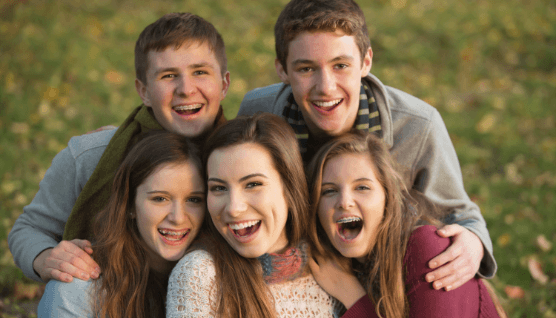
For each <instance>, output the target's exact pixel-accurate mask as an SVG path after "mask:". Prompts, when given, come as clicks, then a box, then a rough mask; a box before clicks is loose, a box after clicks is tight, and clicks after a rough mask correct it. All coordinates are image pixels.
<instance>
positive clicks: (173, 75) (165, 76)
mask: <svg viewBox="0 0 556 318" xmlns="http://www.w3.org/2000/svg"><path fill="white" fill-rule="evenodd" d="M176 77H178V76H177V75H176V74H164V75H162V77H161V78H176Z"/></svg>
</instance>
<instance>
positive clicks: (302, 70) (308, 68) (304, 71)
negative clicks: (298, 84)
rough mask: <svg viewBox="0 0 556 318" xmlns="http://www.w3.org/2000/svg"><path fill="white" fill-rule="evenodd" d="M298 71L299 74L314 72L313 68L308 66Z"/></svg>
mask: <svg viewBox="0 0 556 318" xmlns="http://www.w3.org/2000/svg"><path fill="white" fill-rule="evenodd" d="M297 71H298V72H299V73H309V72H312V71H313V68H312V67H310V66H306V67H301V68H298V69H297Z"/></svg>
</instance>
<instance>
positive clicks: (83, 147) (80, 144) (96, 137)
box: [68, 129, 117, 158]
mask: <svg viewBox="0 0 556 318" xmlns="http://www.w3.org/2000/svg"><path fill="white" fill-rule="evenodd" d="M116 131H117V129H111V130H103V131H99V132H94V133H90V134H85V135H81V136H75V137H72V138H71V139H70V141H69V142H68V149H69V150H70V152H71V154H72V155H73V157H74V158H78V157H80V156H81V155H83V154H85V153H87V152H91V151H93V152H100V154H102V153H103V152H104V150H105V149H106V146H108V143H110V140H111V139H112V137H113V136H114V134H115V133H116Z"/></svg>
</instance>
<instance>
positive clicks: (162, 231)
mask: <svg viewBox="0 0 556 318" xmlns="http://www.w3.org/2000/svg"><path fill="white" fill-rule="evenodd" d="M158 232H160V233H161V234H162V235H181V236H183V235H185V234H187V232H189V230H185V231H181V232H175V231H170V230H163V229H158Z"/></svg>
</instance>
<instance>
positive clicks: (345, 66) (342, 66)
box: [334, 63, 349, 69]
mask: <svg viewBox="0 0 556 318" xmlns="http://www.w3.org/2000/svg"><path fill="white" fill-rule="evenodd" d="M348 66H349V65H347V64H344V63H340V64H336V65H335V66H334V67H336V68H338V69H344V68H347V67H348Z"/></svg>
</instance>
